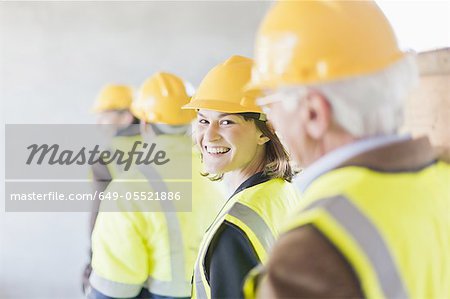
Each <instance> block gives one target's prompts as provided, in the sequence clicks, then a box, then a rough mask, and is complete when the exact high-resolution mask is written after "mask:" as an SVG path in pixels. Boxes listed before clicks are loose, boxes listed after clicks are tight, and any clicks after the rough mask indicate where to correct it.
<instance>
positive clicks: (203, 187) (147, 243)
mask: <svg viewBox="0 0 450 299" xmlns="http://www.w3.org/2000/svg"><path fill="white" fill-rule="evenodd" d="M186 138H188V140H186ZM181 139H183V140H181ZM182 142H184V143H185V144H186V142H190V139H189V137H187V136H176V135H162V136H160V137H158V138H157V139H156V141H155V143H156V144H159V145H160V144H162V143H164V144H165V147H166V148H167V145H169V147H170V145H173V147H172V151H171V153H170V154H169V155H168V156H169V157H174V156H173V155H176V154H179V155H182V154H186V153H182V152H179V153H177V147H178V145H179V144H180V143H182ZM188 154H189V155H193V156H192V159H193V165H192V176H193V177H192V201H193V202H192V212H100V214H99V216H98V219H97V222H96V225H95V228H94V232H93V236H92V245H93V261H92V267H93V273H92V274H91V277H90V282H91V285H92V286H93V287H94V288H95V289H96V290H98V291H99V292H101V293H103V294H105V295H108V296H111V297H134V296H136V295H137V294H138V293H139V292H140V291H141V289H142V288H147V289H148V290H149V291H150V292H151V293H153V294H156V295H160V296H169V297H189V296H190V288H191V287H190V286H191V284H190V281H191V274H192V271H193V266H194V262H195V258H196V255H197V251H198V246H199V244H200V241H201V238H202V236H203V234H204V232H205V230H206V228H207V227H208V226H209V225H210V223H211V222H212V220H213V217H214V216H215V214H216V213H217V212H218V210H219V208H220V206H221V205H222V204H223V203H224V199H223V194H222V193H221V192H220V190H218V189H217V188H216V186H217V184H214V183H212V182H210V181H209V180H208V179H206V178H204V177H201V176H200V174H199V170H200V167H201V166H200V164H201V163H200V159H199V157H198V156H197V154H196V153H194V154H191V153H188ZM172 167H176V165H174V166H172ZM155 169H158V168H155ZM146 178H147V174H145V169H143V168H139V169H136V168H135V169H133V171H132V170H131V169H130V170H129V171H128V172H126V174H123V175H121V176H120V177H119V178H118V179H117V183H115V181H113V182H111V184H110V186H109V187H108V188H107V192H122V194H123V192H127V191H132V192H136V191H138V192H148V191H154V190H155V188H153V187H152V182H149V183H148V184H144V185H143V184H140V185H139V186H141V187H139V189H136V186H137V185H136V184H135V185H131V184H130V186H134V187H131V188H134V189H133V190H130V189H129V188H130V187H127V184H124V183H123V180H130V179H131V180H136V181H139V180H145V179H146ZM120 180H122V182H120ZM144 186H145V187H144ZM166 203H167V202H166ZM102 204H103V203H102ZM130 204H141V203H134V202H132V203H130ZM168 204H170V203H168Z"/></svg>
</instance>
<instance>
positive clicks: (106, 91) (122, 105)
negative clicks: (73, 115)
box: [92, 84, 133, 113]
mask: <svg viewBox="0 0 450 299" xmlns="http://www.w3.org/2000/svg"><path fill="white" fill-rule="evenodd" d="M132 101H133V90H132V89H131V88H130V87H128V86H125V85H112V84H109V85H106V86H105V87H103V89H102V90H101V91H100V93H99V95H98V96H97V99H96V100H95V103H94V106H93V107H92V112H95V113H99V112H104V111H110V110H124V109H129V108H130V105H131V102H132Z"/></svg>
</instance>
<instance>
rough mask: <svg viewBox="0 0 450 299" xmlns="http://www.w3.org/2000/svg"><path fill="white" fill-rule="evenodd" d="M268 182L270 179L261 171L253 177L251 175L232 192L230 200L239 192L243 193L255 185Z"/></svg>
mask: <svg viewBox="0 0 450 299" xmlns="http://www.w3.org/2000/svg"><path fill="white" fill-rule="evenodd" d="M268 180H270V177H269V176H267V175H266V174H264V172H262V171H261V172H257V173H255V174H254V175H252V176H251V177H249V178H248V179H247V180H245V182H243V183H242V184H241V185H240V186H239V187H238V188H237V189H236V191H234V193H233V195H231V196H230V198H232V197H233V196H235V195H236V194H238V193H239V192H241V191H243V190H245V189H247V188H250V187H253V186H256V185H258V184H261V183H265V182H267V181H268Z"/></svg>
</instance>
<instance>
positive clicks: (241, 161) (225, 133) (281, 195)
mask: <svg viewBox="0 0 450 299" xmlns="http://www.w3.org/2000/svg"><path fill="white" fill-rule="evenodd" d="M251 66H252V60H251V59H249V58H245V57H241V56H233V57H231V58H230V59H228V60H227V61H225V62H224V63H222V64H220V65H218V66H216V67H215V68H213V69H212V70H211V71H210V72H209V73H208V74H207V75H206V77H205V78H204V79H203V81H202V83H201V84H200V87H199V89H198V91H197V93H196V94H195V95H194V97H193V98H192V100H191V102H190V103H189V104H188V105H186V106H184V108H185V109H196V110H197V111H198V116H197V127H196V143H197V145H198V147H199V148H200V151H201V153H202V157H203V166H204V170H205V172H206V173H205V175H207V176H209V177H210V179H212V180H218V179H222V178H223V179H224V180H225V182H226V183H227V185H228V186H229V188H230V191H231V192H230V193H233V195H231V197H230V198H229V199H228V201H227V202H226V203H225V204H224V206H223V208H222V211H221V212H220V213H219V215H217V217H216V219H215V220H214V222H213V223H212V225H211V226H210V228H209V230H208V231H207V233H206V235H205V236H204V238H203V241H202V245H201V246H200V251H199V255H198V257H197V262H196V265H195V270H194V286H193V287H194V290H193V297H194V298H241V297H242V296H243V295H242V291H241V290H242V284H243V280H244V278H245V276H246V275H247V274H248V272H249V271H250V270H251V269H252V268H253V267H255V266H256V265H257V264H258V263H261V262H262V263H264V262H265V260H266V256H267V252H268V250H269V249H270V247H271V246H272V244H273V242H274V240H275V238H276V237H277V235H278V232H279V229H280V226H281V224H282V219H285V218H286V216H287V214H288V212H289V211H290V210H292V209H293V208H294V207H295V205H296V203H297V200H298V196H297V194H296V192H295V190H294V188H293V186H292V185H291V184H290V183H289V182H290V181H291V179H292V176H293V173H292V169H291V167H290V165H289V157H288V154H287V152H286V151H285V149H284V148H283V146H282V144H281V142H280V140H279V139H278V137H277V136H276V134H275V133H274V132H273V130H272V129H271V127H270V126H269V124H268V122H267V121H266V116H265V115H264V114H263V113H262V111H261V109H260V108H259V107H258V106H256V105H255V102H254V99H253V98H251V97H249V96H245V95H244V93H243V92H242V89H243V87H244V85H245V84H246V83H247V81H248V80H249V79H250V70H251Z"/></svg>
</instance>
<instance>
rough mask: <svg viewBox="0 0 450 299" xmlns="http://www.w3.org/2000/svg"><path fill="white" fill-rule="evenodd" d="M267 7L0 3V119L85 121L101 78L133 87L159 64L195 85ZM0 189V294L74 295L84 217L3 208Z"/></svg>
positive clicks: (250, 31)
mask: <svg viewBox="0 0 450 299" xmlns="http://www.w3.org/2000/svg"><path fill="white" fill-rule="evenodd" d="M268 5H269V3H268V2H190V1H189V2H131V3H125V2H70V3H64V2H28V3H26V2H24V3H19V2H16V3H14V2H7V3H5V2H1V3H0V99H1V105H2V113H1V115H2V118H3V123H92V122H93V121H94V118H93V116H92V115H90V114H89V113H88V110H89V108H90V106H91V104H92V101H93V99H94V97H95V96H96V94H97V92H98V91H99V89H100V87H101V86H102V85H103V84H104V83H107V82H118V83H127V84H132V85H134V86H136V87H137V86H139V84H141V82H142V81H143V80H144V79H145V78H146V77H148V76H150V75H151V74H152V73H153V72H155V71H158V70H166V71H170V72H174V73H176V74H179V75H181V76H183V77H185V78H186V79H187V80H190V81H191V82H193V83H194V84H198V83H199V82H200V80H201V78H202V76H204V75H205V74H206V72H207V71H208V70H209V69H210V68H211V67H212V66H213V65H215V64H217V63H219V62H220V61H222V60H224V59H226V58H227V57H228V56H230V55H232V54H241V55H251V54H252V48H253V40H254V35H255V32H256V29H257V25H258V23H259V22H260V20H261V18H262V16H263V14H264V12H265V10H266V8H267V7H268ZM0 134H1V137H2V141H3V140H4V130H1V133H0ZM1 151H2V152H1V153H0V154H1V156H3V151H4V149H3V146H2V148H1ZM1 163H4V162H3V159H2V161H1ZM1 166H4V165H1ZM2 168H3V167H2ZM3 169H4V168H3ZM0 176H1V179H2V181H3V180H4V173H3V172H2V173H1V174H0ZM0 188H1V189H0V194H2V196H1V198H2V202H1V203H0V204H1V206H2V208H1V209H0V210H1V211H2V212H0V244H1V245H0V298H5V299H6V298H42V299H44V298H45V299H51V298H81V297H82V296H81V281H80V278H81V272H82V268H83V266H84V263H85V260H86V258H87V249H88V215H87V214H85V213H5V212H4V209H3V206H4V204H3V200H4V196H3V194H4V190H3V188H4V185H3V184H1V187H0Z"/></svg>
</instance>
